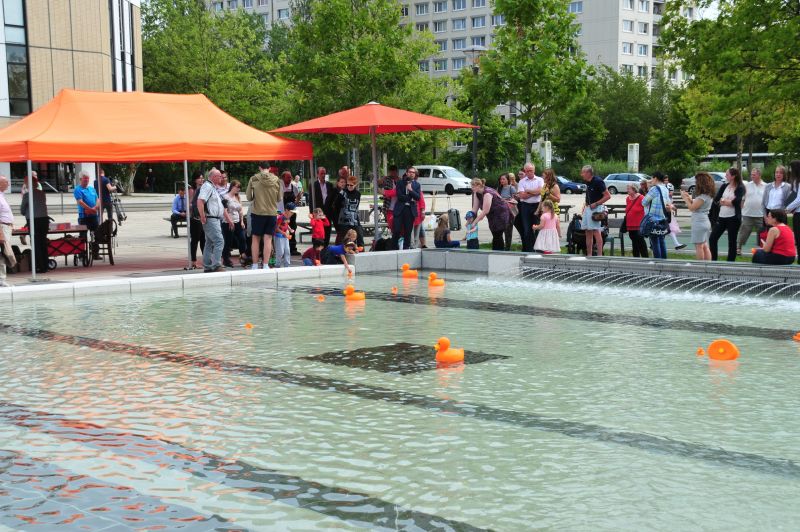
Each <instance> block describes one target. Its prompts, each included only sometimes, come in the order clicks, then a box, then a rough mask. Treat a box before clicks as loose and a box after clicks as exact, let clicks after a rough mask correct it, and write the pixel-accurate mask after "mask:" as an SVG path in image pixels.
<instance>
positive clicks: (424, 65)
mask: <svg viewBox="0 0 800 532" xmlns="http://www.w3.org/2000/svg"><path fill="white" fill-rule="evenodd" d="M430 69H431V66H430V64H429V63H428V61H420V62H419V71H420V72H430Z"/></svg>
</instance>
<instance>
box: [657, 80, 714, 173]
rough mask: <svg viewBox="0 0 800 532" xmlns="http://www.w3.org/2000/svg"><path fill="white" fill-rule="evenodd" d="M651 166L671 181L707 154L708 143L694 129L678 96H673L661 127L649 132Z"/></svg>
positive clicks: (683, 103)
mask: <svg viewBox="0 0 800 532" xmlns="http://www.w3.org/2000/svg"><path fill="white" fill-rule="evenodd" d="M649 145H650V146H651V148H652V163H653V165H655V166H657V167H658V168H659V169H660V170H661V171H662V172H664V173H665V174H667V175H668V176H670V177H671V178H675V179H677V178H682V177H685V176H686V175H687V174H690V173H692V172H693V171H694V169H695V168H696V166H697V161H698V160H699V159H700V158H701V157H703V156H704V155H705V154H707V153H708V150H709V148H710V146H709V143H708V142H707V141H706V139H705V138H704V137H703V135H702V134H701V133H700V132H699V131H698V130H697V129H696V128H695V127H694V125H693V124H692V121H691V119H690V116H689V113H688V112H687V111H686V104H685V102H683V101H682V99H681V93H679V92H676V93H674V94H673V97H672V102H671V106H670V108H669V113H668V115H667V119H666V121H665V122H664V123H663V125H662V126H661V127H658V128H653V129H652V130H651V131H650V142H649Z"/></svg>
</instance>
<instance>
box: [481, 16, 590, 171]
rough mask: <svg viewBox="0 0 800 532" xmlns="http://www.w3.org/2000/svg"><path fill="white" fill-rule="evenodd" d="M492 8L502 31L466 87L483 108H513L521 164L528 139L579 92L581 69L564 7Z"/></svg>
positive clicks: (582, 63)
mask: <svg viewBox="0 0 800 532" xmlns="http://www.w3.org/2000/svg"><path fill="white" fill-rule="evenodd" d="M494 7H495V9H494V12H495V16H502V17H503V18H504V19H505V25H503V26H501V27H499V28H498V30H497V33H496V34H495V39H494V47H493V48H492V49H490V50H489V51H488V52H487V53H486V54H485V55H484V56H483V57H482V58H481V61H480V68H481V73H480V75H479V76H478V79H477V80H474V83H468V85H469V86H470V87H472V96H473V100H474V101H475V102H476V103H477V104H479V105H480V104H481V103H482V107H484V108H486V107H494V106H495V105H497V104H501V103H504V102H517V103H518V106H517V107H518V108H519V110H520V115H519V117H520V119H522V120H524V121H525V123H526V141H525V159H526V160H530V149H531V144H532V141H533V136H534V135H537V136H538V134H539V133H540V132H541V131H542V130H543V126H544V122H545V121H546V120H547V119H548V118H550V115H551V114H552V113H553V112H554V111H555V110H557V109H562V108H564V107H566V105H567V104H568V103H569V102H570V101H571V99H572V97H573V95H575V94H580V93H581V92H582V87H583V84H584V81H585V71H586V63H585V61H584V60H583V58H582V57H581V56H580V55H579V54H578V53H577V50H578V44H577V40H576V37H577V26H576V25H575V24H574V17H573V16H572V15H571V14H569V13H568V12H567V7H568V3H567V2H563V1H561V0H495V2H494ZM466 76H467V77H469V76H470V74H467V75H466Z"/></svg>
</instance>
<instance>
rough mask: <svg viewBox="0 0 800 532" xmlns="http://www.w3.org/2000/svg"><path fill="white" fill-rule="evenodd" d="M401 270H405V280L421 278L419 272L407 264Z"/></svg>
mask: <svg viewBox="0 0 800 532" xmlns="http://www.w3.org/2000/svg"><path fill="white" fill-rule="evenodd" d="M400 269H401V270H403V279H417V278H418V277H419V273H418V272H417V270H412V269H411V266H409V265H408V263H407V262H406V263H405V264H403V266H401V267H400Z"/></svg>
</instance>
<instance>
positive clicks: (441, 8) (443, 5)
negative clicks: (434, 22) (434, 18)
mask: <svg viewBox="0 0 800 532" xmlns="http://www.w3.org/2000/svg"><path fill="white" fill-rule="evenodd" d="M433 12H434V13H446V12H447V0H442V1H441V2H434V3H433Z"/></svg>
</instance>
